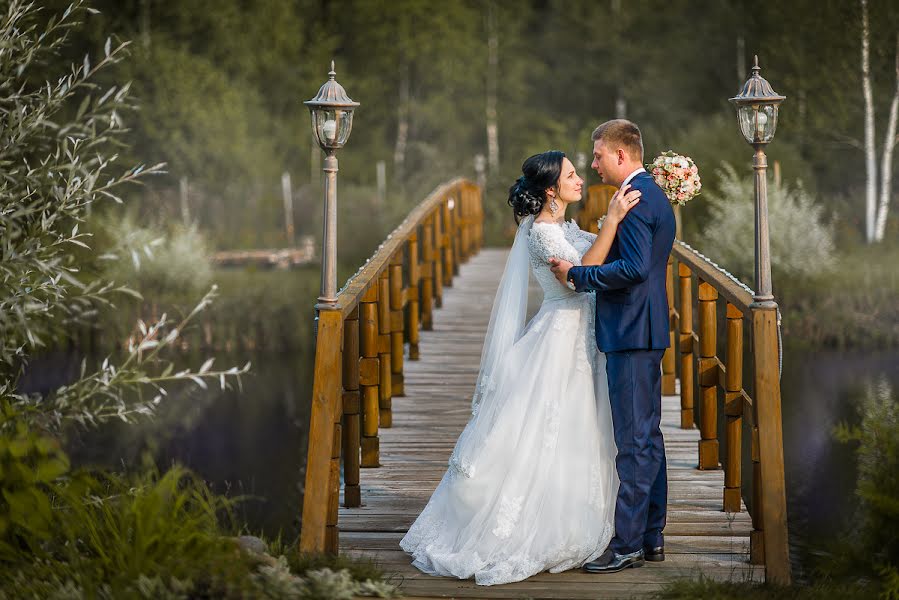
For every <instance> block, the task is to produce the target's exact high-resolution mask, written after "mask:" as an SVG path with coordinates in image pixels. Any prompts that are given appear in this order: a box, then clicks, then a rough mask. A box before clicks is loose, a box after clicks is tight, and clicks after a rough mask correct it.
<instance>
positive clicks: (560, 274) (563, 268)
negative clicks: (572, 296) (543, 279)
mask: <svg viewBox="0 0 899 600" xmlns="http://www.w3.org/2000/svg"><path fill="white" fill-rule="evenodd" d="M573 266H574V265H572V264H571V263H570V262H568V261H567V260H562V259H561V258H555V257H554V258H550V259H549V268H550V270H552V272H553V273H554V274H555V276H556V279H558V280H559V283H561V284H562V285H568V270H569V269H571V267H573Z"/></svg>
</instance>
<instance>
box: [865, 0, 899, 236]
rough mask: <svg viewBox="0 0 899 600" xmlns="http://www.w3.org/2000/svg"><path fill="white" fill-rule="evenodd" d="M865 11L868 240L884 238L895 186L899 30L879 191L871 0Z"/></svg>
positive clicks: (898, 112) (866, 203)
mask: <svg viewBox="0 0 899 600" xmlns="http://www.w3.org/2000/svg"><path fill="white" fill-rule="evenodd" d="M859 3H860V6H861V12H862V30H861V51H862V65H861V67H862V96H863V98H864V107H865V118H864V123H865V141H864V152H865V239H866V240H867V242H868V243H872V242H879V241H882V240H883V237H884V234H885V232H886V220H887V214H888V212H889V205H890V197H891V196H892V191H893V190H892V188H893V177H892V175H893V173H892V172H893V149H894V148H895V147H896V142H897V141H899V137H897V135H896V121H897V116H899V34H897V37H896V57H895V78H896V85H895V87H894V88H893V100H892V102H891V103H890V112H889V117H888V119H887V129H886V135H885V136H884V139H883V152H882V154H881V163H880V190H879V191H880V194H879V196H880V197H879V201H878V187H877V150H876V143H877V140H876V136H875V134H876V131H875V127H874V93H873V91H872V81H871V57H870V54H871V27H870V23H869V21H868V0H859Z"/></svg>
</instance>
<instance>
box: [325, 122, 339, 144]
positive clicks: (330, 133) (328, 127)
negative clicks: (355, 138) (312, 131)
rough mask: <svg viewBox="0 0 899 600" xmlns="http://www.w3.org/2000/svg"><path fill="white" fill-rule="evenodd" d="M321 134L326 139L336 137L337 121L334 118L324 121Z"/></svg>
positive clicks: (331, 140) (329, 139) (330, 140)
mask: <svg viewBox="0 0 899 600" xmlns="http://www.w3.org/2000/svg"><path fill="white" fill-rule="evenodd" d="M322 134H323V135H324V136H325V139H326V140H328V141H329V142H333V141H334V138H336V137H337V121H335V120H334V119H328V120H327V121H325V124H324V125H323V126H322Z"/></svg>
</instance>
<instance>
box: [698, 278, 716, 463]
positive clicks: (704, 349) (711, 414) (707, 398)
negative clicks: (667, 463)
mask: <svg viewBox="0 0 899 600" xmlns="http://www.w3.org/2000/svg"><path fill="white" fill-rule="evenodd" d="M698 299H699V377H698V378H697V379H698V382H699V433H700V436H701V438H702V439H700V440H699V468H700V469H717V468H718V467H719V465H718V358H717V357H716V356H715V346H716V345H717V341H718V336H717V321H716V316H715V305H716V302H717V300H718V290H716V289H715V288H714V287H712V285H711V284H709V283H706V282H705V281H700V283H699V294H698Z"/></svg>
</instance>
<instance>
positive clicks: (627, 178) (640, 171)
mask: <svg viewBox="0 0 899 600" xmlns="http://www.w3.org/2000/svg"><path fill="white" fill-rule="evenodd" d="M645 172H646V169H644V168H643V167H640V168H639V169H636V170H635V171H634V172H633V173H631V174H630V175H628V176H627V177H626V178H625V180H624V181H622V182H621V187H624V186H625V185H627V184H628V183H630V182H631V179H633V178H634V177H636V176H637V175H639V174H640V173H645Z"/></svg>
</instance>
